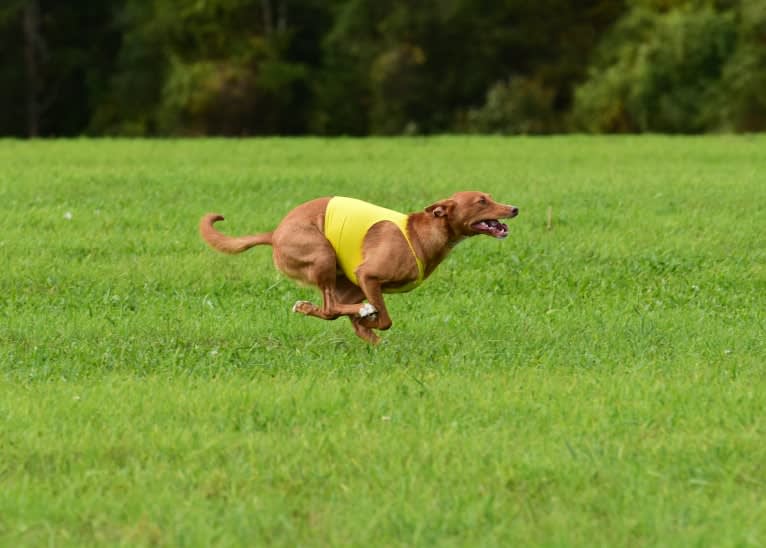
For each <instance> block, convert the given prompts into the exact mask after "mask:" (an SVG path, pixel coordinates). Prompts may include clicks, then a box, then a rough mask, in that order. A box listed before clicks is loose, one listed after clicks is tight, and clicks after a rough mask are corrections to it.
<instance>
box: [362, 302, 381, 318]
mask: <svg viewBox="0 0 766 548" xmlns="http://www.w3.org/2000/svg"><path fill="white" fill-rule="evenodd" d="M377 313H378V309H377V308H375V307H374V306H372V305H371V304H370V303H364V304H363V305H362V306H361V307H360V308H359V312H357V316H359V317H360V318H367V317H370V316H375V315H376V314H377Z"/></svg>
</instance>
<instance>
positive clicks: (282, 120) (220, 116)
mask: <svg viewBox="0 0 766 548" xmlns="http://www.w3.org/2000/svg"><path fill="white" fill-rule="evenodd" d="M0 104H2V105H4V107H5V108H3V109H0V134H2V135H14V136H69V135H127V136H166V135H169V136H171V135H183V136H185V135H275V134H280V135H298V134H318V135H369V134H377V135H399V134H430V133H444V132H462V133H472V132H475V133H503V134H545V133H558V132H570V131H577V132H670V133H702V132H711V131H761V130H764V129H766V0H715V1H713V0H710V1H702V0H582V1H574V0H536V1H534V2H530V1H528V0H504V1H503V0H500V1H498V0H375V1H371V0H111V1H109V2H104V1H103V0H67V1H66V2H61V0H4V3H3V4H2V5H0Z"/></svg>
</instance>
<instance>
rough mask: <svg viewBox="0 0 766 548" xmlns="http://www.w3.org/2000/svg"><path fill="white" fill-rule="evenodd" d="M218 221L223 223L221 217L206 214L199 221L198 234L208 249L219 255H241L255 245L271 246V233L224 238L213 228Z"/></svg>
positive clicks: (224, 236) (223, 235)
mask: <svg viewBox="0 0 766 548" xmlns="http://www.w3.org/2000/svg"><path fill="white" fill-rule="evenodd" d="M218 221H223V216H222V215H218V214H216V213H208V214H207V215H205V216H204V217H202V219H200V221H199V233H200V235H201V236H202V239H203V240H205V241H206V242H207V244H208V245H209V246H210V247H212V248H213V249H215V250H217V251H220V252H221V253H230V254H234V253H242V252H243V251H247V250H248V249H250V248H251V247H253V246H256V245H264V244H265V245H271V232H263V233H261V234H254V235H252V236H239V237H236V236H235V237H232V236H226V235H225V234H221V233H220V232H218V231H217V230H216V229H215V228H214V227H213V224H214V223H216V222H218Z"/></svg>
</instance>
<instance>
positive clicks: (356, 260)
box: [324, 196, 425, 293]
mask: <svg viewBox="0 0 766 548" xmlns="http://www.w3.org/2000/svg"><path fill="white" fill-rule="evenodd" d="M380 221H391V222H392V223H394V224H395V225H396V226H398V227H399V230H401V231H402V235H403V236H404V239H405V240H407V245H408V246H410V251H412V256H413V257H415V262H417V264H418V279H417V280H415V281H414V282H412V283H410V284H407V285H406V286H403V287H398V288H396V289H387V290H386V293H403V292H405V291H411V290H413V289H415V288H416V287H417V286H418V285H420V284H421V282H422V281H423V277H424V274H425V267H424V266H423V261H421V260H420V258H419V257H418V255H417V253H415V248H414V247H413V246H412V242H411V241H410V235H409V234H408V232H407V215H405V214H404V213H399V212H398V211H393V210H391V209H386V208H384V207H380V206H376V205H374V204H369V203H367V202H363V201H361V200H355V199H354V198H343V197H341V196H336V197H334V198H331V199H330V201H329V202H328V203H327V210H326V211H325V214H324V235H325V237H326V238H327V239H328V240H330V243H331V244H332V246H333V248H334V249H335V254H336V255H337V257H338V263H339V264H340V267H341V269H342V270H343V273H344V274H345V275H346V277H347V278H348V279H349V280H351V281H352V282H353V283H354V284H356V285H359V281H358V280H357V278H356V269H357V268H359V265H360V264H362V260H363V257H362V244H363V242H364V237H365V235H366V234H367V231H368V230H370V227H372V225H374V224H376V223H379V222H380Z"/></svg>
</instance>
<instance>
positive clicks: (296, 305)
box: [293, 301, 311, 312]
mask: <svg viewBox="0 0 766 548" xmlns="http://www.w3.org/2000/svg"><path fill="white" fill-rule="evenodd" d="M302 304H311V302H309V301H295V304H294V305H293V312H298V307H299V306H301V305H302Z"/></svg>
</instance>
